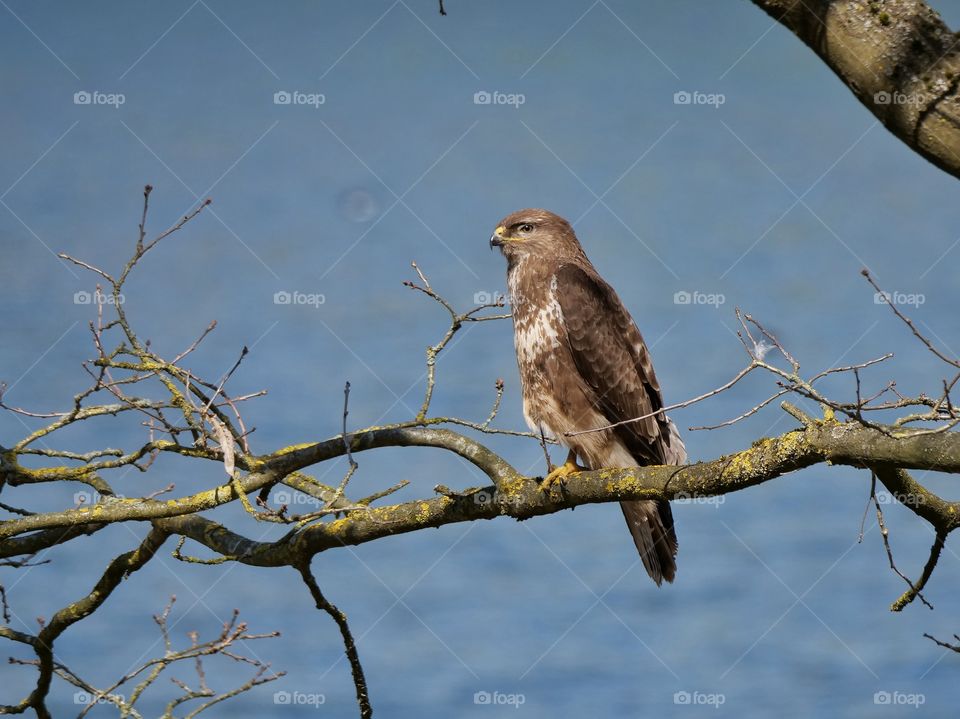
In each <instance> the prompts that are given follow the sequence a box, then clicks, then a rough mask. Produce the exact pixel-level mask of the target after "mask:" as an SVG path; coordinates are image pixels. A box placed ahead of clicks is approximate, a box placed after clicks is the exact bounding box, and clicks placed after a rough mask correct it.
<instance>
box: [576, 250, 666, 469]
mask: <svg viewBox="0 0 960 719" xmlns="http://www.w3.org/2000/svg"><path fill="white" fill-rule="evenodd" d="M557 297H558V301H559V303H560V307H561V310H562V312H563V319H564V324H565V326H566V331H567V338H568V342H569V345H570V350H571V352H572V354H573V358H574V362H575V364H576V367H577V370H578V371H579V373H580V375H581V376H582V377H583V379H584V381H585V382H586V383H587V384H588V385H589V386H590V388H591V389H592V390H593V392H594V393H595V406H596V407H597V409H599V410H600V411H601V412H602V413H603V415H604V416H605V417H606V418H607V419H608V420H609V421H610V423H611V424H614V423H617V422H622V421H624V420H628V419H633V418H634V417H641V416H643V415H646V414H650V413H651V412H655V411H656V410H658V409H660V408H661V407H663V400H662V398H661V395H660V387H659V385H658V384H657V378H656V375H655V374H654V372H653V363H652V362H651V361H650V355H649V353H648V352H647V348H646V345H645V344H644V342H643V337H642V336H641V335H640V330H638V329H637V326H636V325H635V324H634V322H633V319H632V318H631V317H630V314H629V313H628V312H627V310H626V308H625V307H624V306H623V303H621V302H620V298H619V297H617V294H616V292H614V290H613V288H612V287H610V285H608V284H607V283H606V282H604V281H603V279H602V278H600V276H599V275H597V274H596V272H594V271H592V268H590V269H585V268H583V267H580V266H578V265H573V264H564V265H561V267H560V268H559V269H558V271H557ZM614 432H615V433H616V435H617V437H618V438H619V439H620V440H621V441H622V442H623V443H624V445H625V446H626V447H627V448H628V449H629V450H630V454H631V455H632V456H633V457H634V458H635V459H636V460H637V464H663V463H664V461H665V451H664V450H665V445H669V442H670V439H669V437H670V433H669V430H668V428H667V420H666V417H664V416H663V415H662V414H661V415H658V416H656V417H648V418H647V419H644V420H640V421H639V422H630V423H629V424H624V425H621V426H619V427H617V428H616V429H615V430H614Z"/></svg>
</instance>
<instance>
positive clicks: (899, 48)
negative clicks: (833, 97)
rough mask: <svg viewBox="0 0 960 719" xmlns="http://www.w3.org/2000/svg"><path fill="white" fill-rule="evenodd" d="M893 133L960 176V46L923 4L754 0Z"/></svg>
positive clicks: (907, 1)
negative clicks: (801, 42) (807, 47)
mask: <svg viewBox="0 0 960 719" xmlns="http://www.w3.org/2000/svg"><path fill="white" fill-rule="evenodd" d="M753 2H754V4H755V5H757V6H758V7H760V8H762V9H763V10H765V11H766V12H767V13H769V14H770V16H771V17H773V18H774V19H775V20H777V21H778V22H779V23H780V24H782V25H783V26H785V27H786V28H788V29H789V30H790V31H791V32H793V33H794V34H795V35H796V36H797V37H799V38H800V39H801V40H803V42H805V43H806V44H807V45H809V46H810V48H811V49H813V51H814V52H816V53H817V55H819V56H820V58H821V59H822V60H823V61H824V62H825V63H826V64H827V65H828V66H829V67H830V69H832V70H833V71H834V72H835V73H836V74H837V76H838V77H839V78H840V79H841V80H842V81H843V82H844V84H846V85H847V87H849V88H850V90H851V92H853V94H854V95H856V97H857V98H858V99H859V100H860V102H862V103H863V104H864V105H865V106H866V107H867V109H868V110H870V112H872V113H873V114H874V115H876V117H877V119H879V120H880V121H881V122H882V123H883V124H884V125H886V127H887V129H888V130H890V132H892V133H893V134H894V135H896V136H897V137H898V138H900V140H902V141H903V142H904V143H906V144H907V145H908V146H909V147H910V148H911V149H913V150H915V151H916V152H917V153H919V154H920V155H922V156H923V157H925V158H927V159H928V160H930V162H932V163H933V164H934V165H936V166H937V167H939V168H940V169H942V170H944V171H945V172H948V173H950V174H951V175H953V176H955V177H960V91H958V90H960V46H958V38H957V36H956V35H955V34H954V33H953V32H951V30H950V28H948V27H947V26H946V25H945V24H944V22H943V20H941V19H940V16H939V14H938V13H937V12H936V11H935V10H933V9H932V8H930V7H929V6H928V5H927V4H926V3H925V2H921V0H873V1H872V2H867V1H866V0H753Z"/></svg>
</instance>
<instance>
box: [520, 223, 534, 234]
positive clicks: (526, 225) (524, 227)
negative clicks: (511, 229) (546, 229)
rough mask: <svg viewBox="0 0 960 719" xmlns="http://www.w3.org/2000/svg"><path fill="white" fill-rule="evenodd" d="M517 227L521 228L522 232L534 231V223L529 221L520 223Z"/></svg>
mask: <svg viewBox="0 0 960 719" xmlns="http://www.w3.org/2000/svg"><path fill="white" fill-rule="evenodd" d="M517 229H519V230H520V232H533V225H531V224H530V223H529V222H526V223H524V224H522V225H520V227H518V228H517Z"/></svg>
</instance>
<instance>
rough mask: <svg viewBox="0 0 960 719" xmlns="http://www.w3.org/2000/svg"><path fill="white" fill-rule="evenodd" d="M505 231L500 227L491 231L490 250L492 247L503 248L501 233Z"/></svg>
mask: <svg viewBox="0 0 960 719" xmlns="http://www.w3.org/2000/svg"><path fill="white" fill-rule="evenodd" d="M505 231H506V228H505V227H503V226H502V225H501V226H500V227H498V228H497V229H496V230H494V231H493V234H492V235H490V249H491V250H492V249H493V248H494V247H503V243H504V242H505V240H504V239H503V233H504V232H505Z"/></svg>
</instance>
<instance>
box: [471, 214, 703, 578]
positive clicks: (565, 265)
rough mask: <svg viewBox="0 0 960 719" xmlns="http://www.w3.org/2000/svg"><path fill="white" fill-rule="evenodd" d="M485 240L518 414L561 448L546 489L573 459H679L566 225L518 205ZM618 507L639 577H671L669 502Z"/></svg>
mask: <svg viewBox="0 0 960 719" xmlns="http://www.w3.org/2000/svg"><path fill="white" fill-rule="evenodd" d="M490 246H491V247H499V248H500V250H501V252H503V254H504V256H505V257H506V258H507V286H508V290H509V297H510V303H511V312H512V314H513V328H514V345H515V347H516V352H517V365H518V366H519V369H520V383H521V385H522V393H523V414H524V417H525V418H526V420H527V424H529V425H530V428H531V429H532V430H533V431H534V432H536V433H537V434H540V433H543V435H544V436H547V437H551V438H555V439H556V440H557V441H558V442H559V443H560V444H562V445H564V446H565V447H567V448H568V449H569V454H568V456H567V460H566V462H565V463H564V464H563V465H562V466H560V467H557V468H554V469H553V470H552V471H550V472H549V474H548V476H547V478H546V482H545V485H546V486H550V485H551V484H552V483H554V482H557V481H561V480H563V478H565V477H566V476H567V475H569V474H571V473H573V472H577V471H581V470H583V469H585V467H581V466H579V465H578V464H577V458H578V457H579V458H580V460H581V461H582V462H584V464H585V465H586V468H589V469H600V468H601V467H634V466H638V465H650V464H683V463H685V462H686V458H687V457H686V451H685V450H684V447H683V442H682V441H681V439H680V435H679V433H678V432H677V429H676V426H675V425H674V424H673V423H672V422H671V421H670V420H669V419H668V418H667V417H666V416H665V415H664V414H663V413H662V412H661V413H659V414H657V415H656V416H649V415H651V414H653V413H656V412H657V410H659V409H661V408H662V407H663V400H662V398H661V396H660V387H659V385H658V384H657V378H656V376H655V375H654V373H653V364H652V363H651V360H650V353H649V352H648V351H647V347H646V345H645V344H644V342H643V337H642V336H641V335H640V331H639V330H638V329H637V326H636V324H634V322H633V319H632V318H631V317H630V314H629V312H627V309H626V308H625V307H624V306H623V303H621V302H620V298H619V297H617V293H616V292H614V290H613V288H612V287H611V286H610V285H608V284H607V283H606V282H604V280H603V278H601V277H600V275H599V274H598V273H597V271H596V270H595V269H594V267H593V265H592V264H591V263H590V260H589V259H587V256H586V254H585V253H584V251H583V248H582V247H581V246H580V242H579V241H578V240H577V236H576V234H574V231H573V228H572V227H571V226H570V223H569V222H567V221H566V220H565V219H563V218H562V217H559V216H558V215H555V214H553V213H552V212H548V211H546V210H539V209H527V210H519V211H518V212H514V213H513V214H512V215H509V216H507V217H505V218H504V219H503V220H501V221H500V223H499V224H498V226H497V228H496V230H495V231H494V233H493V236H492V237H491V238H490ZM645 415H646V418H645V419H640V420H639V421H635V422H628V421H627V420H633V419H635V418H638V417H644V416H645ZM618 423H623V424H618ZM610 425H617V426H615V427H611V426H610ZM599 428H605V429H599ZM597 429H599V431H594V432H586V433H583V432H584V430H597ZM576 433H581V434H576ZM620 507H621V508H622V509H623V515H624V517H625V518H626V520H627V526H628V527H629V528H630V534H631V535H632V536H633V541H634V543H635V544H636V545H637V551H639V552H640V558H641V560H643V566H644V567H645V568H646V570H647V573H648V574H649V575H650V577H651V578H652V579H653V581H655V582H656V583H657V584H658V585H659V584H660V583H661V582H662V581H663V580H664V579H665V580H667V581H668V582H672V581H673V578H674V576H675V575H676V570H677V565H676V561H675V557H676V554H677V535H676V533H675V531H674V527H673V515H672V513H671V511H670V504H669V502H666V501H664V500H640V501H631V502H621V503H620Z"/></svg>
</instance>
